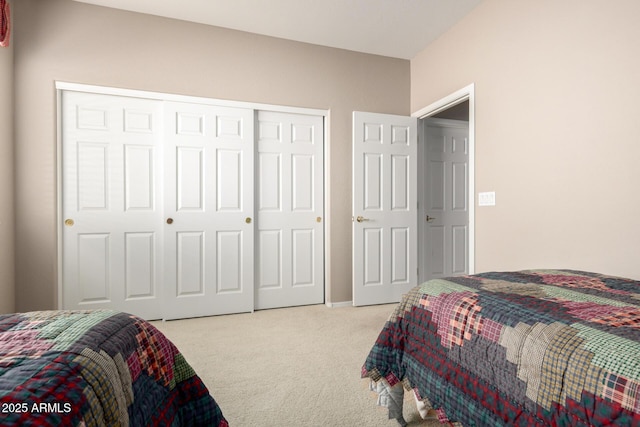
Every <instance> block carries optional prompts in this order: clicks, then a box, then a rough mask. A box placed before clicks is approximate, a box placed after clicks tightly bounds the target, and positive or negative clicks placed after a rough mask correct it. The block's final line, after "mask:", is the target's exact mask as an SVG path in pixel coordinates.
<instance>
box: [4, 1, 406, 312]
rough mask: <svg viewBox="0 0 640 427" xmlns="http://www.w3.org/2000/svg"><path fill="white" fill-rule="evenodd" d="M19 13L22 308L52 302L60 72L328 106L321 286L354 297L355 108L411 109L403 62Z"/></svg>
mask: <svg viewBox="0 0 640 427" xmlns="http://www.w3.org/2000/svg"><path fill="white" fill-rule="evenodd" d="M14 9H16V10H15V13H14V15H15V19H16V20H15V28H16V34H15V72H16V74H15V91H16V92H15V95H16V103H15V105H16V138H17V139H16V180H17V183H16V209H17V244H16V257H17V261H16V282H17V284H16V299H17V303H16V308H17V309H18V310H20V311H24V310H31V309H49V308H55V303H56V298H57V293H56V292H57V291H56V280H57V258H56V257H57V241H56V230H57V218H56V203H57V199H56V101H55V89H54V81H56V80H59V81H68V82H77V83H86V84H93V85H104V86H114V87H123V88H131V89H140V90H148V91H158V92H166V93H176V94H186V95H195V96H203V97H211V98H218V99H232V100H239V101H252V102H259V103H268V104H279V105H288V106H299V107H308V108H319V109H328V110H330V124H331V127H330V129H329V140H330V144H329V150H330V156H329V167H330V177H329V179H330V183H329V190H330V194H331V198H330V211H329V216H330V221H331V225H330V230H329V237H330V242H331V248H330V249H331V254H332V257H331V259H330V260H328V261H329V262H330V268H331V272H330V275H329V277H328V278H327V283H329V284H330V287H329V301H330V302H341V301H349V300H351V261H350V260H351V237H350V236H351V188H350V185H349V184H347V185H345V183H350V182H351V112H352V110H365V111H374V112H387V113H395V114H408V113H409V100H410V87H409V84H410V74H409V72H410V64H409V61H404V60H395V59H390V58H384V57H379V56H372V55H365V54H359V53H353V52H348V51H344V50H337V49H330V48H324V47H319V46H313V45H308V44H302V43H295V42H288V41H284V40H279V39H273V38H268V37H262V36H256V35H252V34H247V33H242V32H237V31H231V30H224V29H219V28H214V27H208V26H204V25H198V24H191V23H186V22H181V21H176V20H170V19H165V18H159V17H154V16H147V15H140V14H134V13H129V12H122V11H118V10H113V9H106V8H101V7H97V6H91V5H86V4H82V3H77V2H73V1H71V0H20V1H19V2H17V4H16V7H15V8H14Z"/></svg>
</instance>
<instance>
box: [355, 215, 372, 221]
mask: <svg viewBox="0 0 640 427" xmlns="http://www.w3.org/2000/svg"><path fill="white" fill-rule="evenodd" d="M356 221H358V222H363V221H370V219H369V218H365V217H363V216H358V217H357V218H356Z"/></svg>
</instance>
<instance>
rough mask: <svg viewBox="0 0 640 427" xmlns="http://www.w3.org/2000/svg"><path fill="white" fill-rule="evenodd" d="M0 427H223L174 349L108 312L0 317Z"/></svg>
mask: <svg viewBox="0 0 640 427" xmlns="http://www.w3.org/2000/svg"><path fill="white" fill-rule="evenodd" d="M0 425H2V426H152V425H162V426H219V427H224V426H227V425H228V424H227V422H226V420H225V419H224V417H223V415H222V412H221V411H220V408H219V407H218V405H217V404H216V402H215V401H214V399H213V398H212V397H211V395H210V394H209V391H208V390H207V388H206V387H205V385H204V384H203V383H202V381H201V380H200V378H199V377H198V376H197V375H196V374H195V372H194V371H193V369H192V368H191V367H190V366H189V364H188V363H187V362H186V361H185V359H184V357H183V356H182V355H181V354H180V352H179V351H178V350H177V349H176V347H175V346H174V345H173V344H172V343H171V342H170V341H169V340H168V339H167V338H166V337H165V336H164V335H163V334H162V333H161V332H159V331H158V330H157V329H156V328H155V327H154V326H153V325H151V324H149V323H147V322H145V321H144V320H141V319H139V318H137V317H135V316H132V315H129V314H125V313H119V312H115V311H106V310H105V311H40V312H30V313H17V314H9V315H0Z"/></svg>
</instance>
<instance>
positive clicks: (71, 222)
mask: <svg viewBox="0 0 640 427" xmlns="http://www.w3.org/2000/svg"><path fill="white" fill-rule="evenodd" d="M73 224H75V222H74V221H73V220H72V219H71V218H67V219H65V220H64V225H66V226H67V227H73Z"/></svg>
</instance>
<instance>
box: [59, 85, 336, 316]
mask: <svg viewBox="0 0 640 427" xmlns="http://www.w3.org/2000/svg"><path fill="white" fill-rule="evenodd" d="M257 117H258V118H257V120H256V112H255V110H253V109H250V108H235V107H223V106H213V105H208V104H194V103H182V102H173V101H162V100H152V99H141V98H133V97H125V96H111V95H103V94H93V93H84V92H73V91H63V92H62V130H61V136H62V163H61V178H62V186H61V190H62V191H61V208H62V221H64V226H62V236H61V237H62V244H61V265H62V273H61V278H62V284H61V286H62V308H65V309H77V308H85V309H96V308H111V309H116V310H121V311H125V312H130V313H133V314H136V315H139V316H141V317H143V318H146V319H160V318H163V319H177V318H187V317H196V316H207V315H217V314H228V313H240V312H248V311H252V310H253V309H254V308H273V307H286V306H292V305H303V304H315V303H322V302H323V301H324V268H323V245H324V234H323V218H322V215H323V213H322V212H323V173H324V172H323V166H322V165H323V158H322V153H323V138H324V135H323V118H322V117H321V116H306V115H301V114H289V113H266V112H259V113H258V116H257ZM256 123H257V124H258V125H257V126H256ZM256 127H257V129H256ZM256 154H257V156H258V160H257V161H256V159H255V157H256Z"/></svg>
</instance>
